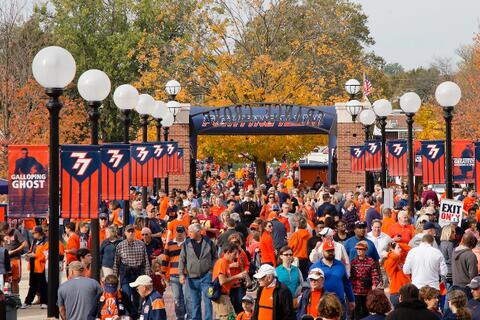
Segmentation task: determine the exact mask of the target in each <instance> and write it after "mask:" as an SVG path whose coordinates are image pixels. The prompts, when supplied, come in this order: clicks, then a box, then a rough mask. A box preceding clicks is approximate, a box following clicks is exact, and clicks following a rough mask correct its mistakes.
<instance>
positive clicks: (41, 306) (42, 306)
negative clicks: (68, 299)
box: [40, 304, 48, 309]
mask: <svg viewBox="0 0 480 320" xmlns="http://www.w3.org/2000/svg"><path fill="white" fill-rule="evenodd" d="M47 308H48V306H47V305H46V304H41V305H40V309H47Z"/></svg>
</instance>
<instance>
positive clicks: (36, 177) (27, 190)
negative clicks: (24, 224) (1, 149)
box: [8, 145, 49, 218]
mask: <svg viewBox="0 0 480 320" xmlns="http://www.w3.org/2000/svg"><path fill="white" fill-rule="evenodd" d="M48 159H49V157H48V146H46V145H36V146H27V145H10V146H8V201H9V217H11V218H27V217H35V218H45V217H46V216H47V213H48V165H47V164H48Z"/></svg>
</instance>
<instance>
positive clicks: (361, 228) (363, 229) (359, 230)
mask: <svg viewBox="0 0 480 320" xmlns="http://www.w3.org/2000/svg"><path fill="white" fill-rule="evenodd" d="M354 232H355V236H354V237H351V238H349V239H347V240H345V242H344V243H343V245H344V247H345V250H347V254H348V257H349V258H350V261H352V260H353V258H355V257H356V256H357V249H355V246H356V245H357V243H358V242H359V241H366V242H367V243H368V250H367V257H370V258H372V259H373V260H375V261H379V260H380V256H379V255H378V252H377V249H376V248H375V244H374V243H373V242H372V241H370V240H368V239H367V238H366V237H365V235H366V234H367V223H365V222H363V221H357V222H355V229H354Z"/></svg>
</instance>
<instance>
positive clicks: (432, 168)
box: [422, 140, 445, 184]
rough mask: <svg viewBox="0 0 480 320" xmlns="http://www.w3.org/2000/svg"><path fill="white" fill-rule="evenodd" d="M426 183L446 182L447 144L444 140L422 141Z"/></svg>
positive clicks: (424, 180)
mask: <svg viewBox="0 0 480 320" xmlns="http://www.w3.org/2000/svg"><path fill="white" fill-rule="evenodd" d="M422 176H423V183H424V184H439V183H445V144H444V141H443V140H431V141H422Z"/></svg>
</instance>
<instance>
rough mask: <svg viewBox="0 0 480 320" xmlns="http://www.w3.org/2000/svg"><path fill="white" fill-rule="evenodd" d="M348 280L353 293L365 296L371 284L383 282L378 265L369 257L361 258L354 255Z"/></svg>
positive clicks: (376, 285)
mask: <svg viewBox="0 0 480 320" xmlns="http://www.w3.org/2000/svg"><path fill="white" fill-rule="evenodd" d="M350 281H351V282H352V289H353V293H354V294H355V295H363V296H366V295H367V294H368V292H369V291H370V290H371V289H372V286H375V287H378V286H379V285H381V284H383V280H382V275H381V273H380V265H379V264H378V262H376V261H375V260H373V259H372V258H370V257H365V259H363V260H360V259H359V258H358V257H355V258H354V259H353V260H352V264H351V270H350Z"/></svg>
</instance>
